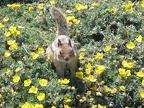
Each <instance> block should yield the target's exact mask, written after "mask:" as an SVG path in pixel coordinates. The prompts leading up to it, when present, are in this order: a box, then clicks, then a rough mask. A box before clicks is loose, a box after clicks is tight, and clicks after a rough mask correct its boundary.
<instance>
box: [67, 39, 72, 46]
mask: <svg viewBox="0 0 144 108" xmlns="http://www.w3.org/2000/svg"><path fill="white" fill-rule="evenodd" d="M68 44H69V45H70V47H72V44H71V40H70V39H69V42H68Z"/></svg>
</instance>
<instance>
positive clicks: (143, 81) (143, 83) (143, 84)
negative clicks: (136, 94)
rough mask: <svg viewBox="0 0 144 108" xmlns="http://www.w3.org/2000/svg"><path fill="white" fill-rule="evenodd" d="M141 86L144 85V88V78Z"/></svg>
mask: <svg viewBox="0 0 144 108" xmlns="http://www.w3.org/2000/svg"><path fill="white" fill-rule="evenodd" d="M141 84H142V86H144V78H143V80H142V83H141Z"/></svg>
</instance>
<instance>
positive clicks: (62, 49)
mask: <svg viewBox="0 0 144 108" xmlns="http://www.w3.org/2000/svg"><path fill="white" fill-rule="evenodd" d="M50 12H51V14H52V16H53V17H54V19H55V20H56V22H57V30H58V36H57V38H56V39H55V40H54V41H53V43H52V44H51V45H50V46H49V47H48V48H47V49H46V55H47V58H48V59H50V61H51V62H52V63H53V64H54V66H55V68H56V71H57V73H58V75H59V76H60V77H64V73H65V71H66V70H70V75H71V76H75V70H76V69H77V63H78V53H77V45H78V44H77V43H74V42H73V41H72V40H71V39H70V37H69V36H67V35H68V28H67V23H66V19H65V17H64V16H63V14H62V12H61V11H60V10H58V9H57V8H55V7H53V6H52V7H50Z"/></svg>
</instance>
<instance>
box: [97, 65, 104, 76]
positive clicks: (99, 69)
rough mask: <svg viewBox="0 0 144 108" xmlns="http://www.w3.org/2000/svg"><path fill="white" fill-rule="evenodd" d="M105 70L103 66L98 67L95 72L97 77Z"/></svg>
mask: <svg viewBox="0 0 144 108" xmlns="http://www.w3.org/2000/svg"><path fill="white" fill-rule="evenodd" d="M104 70H105V66H103V65H98V69H96V70H95V72H96V74H97V75H100V74H101V73H103V72H104Z"/></svg>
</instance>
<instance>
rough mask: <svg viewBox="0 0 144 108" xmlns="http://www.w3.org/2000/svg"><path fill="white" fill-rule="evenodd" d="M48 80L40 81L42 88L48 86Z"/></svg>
mask: <svg viewBox="0 0 144 108" xmlns="http://www.w3.org/2000/svg"><path fill="white" fill-rule="evenodd" d="M47 82H48V81H47V80H46V79H40V80H39V84H40V85H41V86H47Z"/></svg>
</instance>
